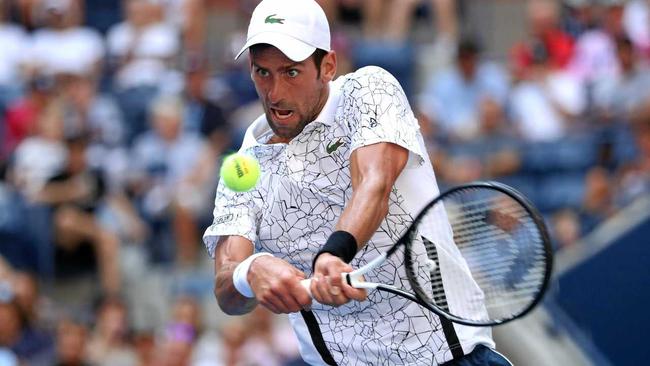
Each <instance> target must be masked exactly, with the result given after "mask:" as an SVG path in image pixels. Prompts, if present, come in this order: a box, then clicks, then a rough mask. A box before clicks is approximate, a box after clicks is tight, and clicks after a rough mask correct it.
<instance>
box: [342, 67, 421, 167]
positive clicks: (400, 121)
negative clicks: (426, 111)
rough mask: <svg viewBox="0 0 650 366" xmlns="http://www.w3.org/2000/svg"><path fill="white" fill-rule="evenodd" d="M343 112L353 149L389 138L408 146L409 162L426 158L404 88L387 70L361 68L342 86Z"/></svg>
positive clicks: (391, 140) (414, 163) (418, 163)
mask: <svg viewBox="0 0 650 366" xmlns="http://www.w3.org/2000/svg"><path fill="white" fill-rule="evenodd" d="M343 95H344V100H343V108H344V110H343V113H344V114H343V115H344V118H345V119H346V122H347V125H348V128H349V129H350V138H351V149H350V152H352V151H354V150H355V149H357V148H359V147H363V146H368V145H372V144H376V143H380V142H390V143H393V144H396V145H399V146H401V147H403V148H405V149H407V150H409V152H410V154H409V163H408V166H417V165H421V164H422V163H423V162H424V155H423V153H424V150H423V147H422V144H421V143H420V142H421V140H422V139H421V136H420V127H419V124H418V121H417V120H416V118H415V116H414V115H413V111H412V110H411V106H410V105H409V102H408V100H407V98H406V95H405V94H404V90H403V89H402V87H401V86H400V84H399V82H398V81H397V79H395V77H394V76H393V75H391V74H390V73H388V72H387V71H386V70H384V69H382V68H379V67H375V66H370V67H364V68H361V69H359V70H358V71H357V72H356V73H355V74H354V76H352V77H351V78H349V79H348V80H347V81H346V82H345V84H344V86H343Z"/></svg>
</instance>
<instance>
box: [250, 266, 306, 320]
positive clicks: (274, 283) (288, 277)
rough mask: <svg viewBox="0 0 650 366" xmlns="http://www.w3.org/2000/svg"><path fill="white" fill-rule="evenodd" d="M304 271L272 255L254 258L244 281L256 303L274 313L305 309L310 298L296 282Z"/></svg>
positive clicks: (301, 277) (303, 275)
mask: <svg viewBox="0 0 650 366" xmlns="http://www.w3.org/2000/svg"><path fill="white" fill-rule="evenodd" d="M304 278H305V274H304V273H302V272H301V271H299V270H298V269H296V268H295V267H293V266H292V265H290V264H289V263H287V262H285V261H284V260H282V259H279V258H275V257H272V256H262V257H259V258H256V259H255V260H254V261H253V263H252V264H251V266H250V268H249V270H248V283H249V284H250V285H251V288H252V289H253V293H255V297H256V298H257V301H259V303H260V304H262V305H263V306H264V307H266V308H267V309H269V310H270V311H272V312H274V313H276V314H286V313H295V312H297V311H300V310H302V309H306V308H309V306H310V305H311V298H310V297H309V293H307V290H306V289H305V288H304V287H303V286H302V285H301V284H300V281H301V280H303V279H304Z"/></svg>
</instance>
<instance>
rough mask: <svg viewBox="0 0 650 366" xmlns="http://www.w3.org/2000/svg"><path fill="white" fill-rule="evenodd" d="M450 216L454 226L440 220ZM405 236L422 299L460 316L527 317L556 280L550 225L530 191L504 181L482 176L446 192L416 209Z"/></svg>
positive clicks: (464, 320)
mask: <svg viewBox="0 0 650 366" xmlns="http://www.w3.org/2000/svg"><path fill="white" fill-rule="evenodd" d="M445 218H446V219H447V222H448V223H449V224H448V225H447V227H444V226H445V225H446V224H440V222H444V219H445ZM445 240H446V245H440V244H443V242H444V241H445ZM449 240H451V242H450V241H449ZM400 242H402V244H403V245H404V247H405V256H404V261H405V266H406V272H407V276H408V280H409V283H410V285H411V288H412V289H413V292H414V293H415V295H416V297H417V298H418V300H419V303H420V304H423V305H424V306H426V307H427V308H429V309H430V310H432V311H433V312H435V313H436V314H438V315H441V316H444V317H446V318H448V319H449V320H451V321H453V322H456V323H459V324H464V325H470V326H493V325H498V324H503V323H506V322H509V321H512V320H514V319H517V318H520V317H522V316H524V315H526V314H527V313H528V312H530V311H531V310H532V309H533V308H534V307H535V306H536V305H537V304H538V303H539V302H540V301H541V299H542V297H543V295H544V293H545V292H546V289H547V288H548V284H549V282H550V278H551V272H552V266H553V251H552V247H551V244H550V239H549V235H548V230H547V229H546V225H545V224H544V221H543V219H542V217H541V215H540V214H539V212H538V211H537V209H535V207H534V206H533V204H532V203H531V202H530V201H529V200H528V199H526V198H525V197H524V196H523V195H522V194H521V193H519V192H518V191H516V190H515V189H514V188H512V187H509V186H507V185H505V184H502V183H498V182H475V183H471V184H466V185H461V186H457V187H454V188H452V189H450V190H448V191H446V192H444V193H443V194H441V195H440V196H438V197H436V198H435V199H434V200H432V201H431V202H430V203H428V204H427V205H426V206H425V207H424V209H423V210H422V211H421V212H420V214H418V216H416V218H415V219H414V221H413V224H412V225H411V227H410V228H409V229H408V230H407V232H406V233H405V234H404V235H403V236H402V238H401V239H400ZM456 250H457V251H458V252H460V256H461V257H462V260H460V261H458V258H459V256H458V253H454V251H456ZM453 258H456V259H455V260H454V259H453ZM459 271H461V272H465V273H461V272H459ZM467 272H469V273H471V278H470V277H469V276H468V275H467ZM443 278H444V285H445V287H444V288H443V287H442V284H443ZM456 281H457V282H456ZM468 281H469V282H468ZM450 295H451V296H450Z"/></svg>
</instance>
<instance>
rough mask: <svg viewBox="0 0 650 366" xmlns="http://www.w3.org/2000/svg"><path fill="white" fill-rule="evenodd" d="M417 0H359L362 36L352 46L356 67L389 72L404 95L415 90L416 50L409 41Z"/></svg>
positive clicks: (418, 1) (408, 94)
mask: <svg viewBox="0 0 650 366" xmlns="http://www.w3.org/2000/svg"><path fill="white" fill-rule="evenodd" d="M419 3H420V0H363V1H360V3H359V4H360V5H359V7H360V9H361V13H362V21H363V24H362V28H363V37H362V38H360V39H358V40H357V41H356V44H355V45H354V47H353V55H352V60H353V64H354V66H355V67H356V68H358V67H362V66H367V65H375V66H380V67H383V68H385V69H386V70H388V71H389V72H391V73H392V74H393V75H394V76H395V77H396V78H397V79H398V80H399V81H400V84H401V85H402V87H403V89H404V92H405V93H406V95H407V96H409V97H410V96H411V95H413V93H414V90H413V82H414V80H413V77H414V65H415V49H414V45H413V44H412V43H411V42H410V41H411V38H410V35H411V34H410V31H411V29H412V28H411V25H412V20H413V13H414V11H415V8H416V6H417V5H418V4H419Z"/></svg>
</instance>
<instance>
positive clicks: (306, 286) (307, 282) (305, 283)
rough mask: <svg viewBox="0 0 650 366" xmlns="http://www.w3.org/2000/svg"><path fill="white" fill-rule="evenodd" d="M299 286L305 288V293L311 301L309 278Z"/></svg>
mask: <svg viewBox="0 0 650 366" xmlns="http://www.w3.org/2000/svg"><path fill="white" fill-rule="evenodd" d="M300 284H301V285H302V287H304V288H305V290H307V293H308V294H309V297H311V298H312V299H313V298H314V296H312V294H311V288H310V287H311V278H306V279H304V280H301V281H300Z"/></svg>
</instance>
